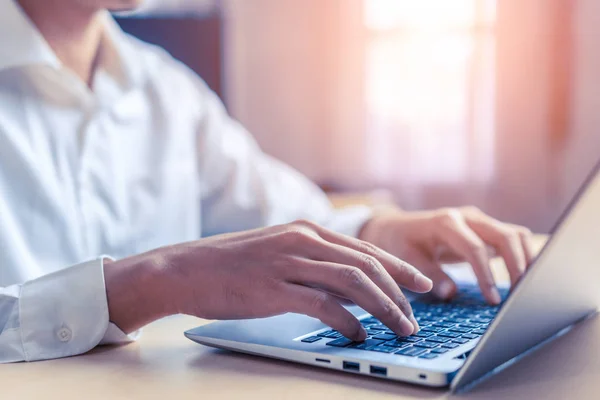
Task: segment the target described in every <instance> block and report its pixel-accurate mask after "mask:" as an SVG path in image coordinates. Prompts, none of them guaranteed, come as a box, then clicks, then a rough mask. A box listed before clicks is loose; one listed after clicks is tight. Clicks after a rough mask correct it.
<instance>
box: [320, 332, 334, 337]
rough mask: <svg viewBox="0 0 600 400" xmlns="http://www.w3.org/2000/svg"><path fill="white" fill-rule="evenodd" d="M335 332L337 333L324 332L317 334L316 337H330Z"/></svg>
mask: <svg viewBox="0 0 600 400" xmlns="http://www.w3.org/2000/svg"><path fill="white" fill-rule="evenodd" d="M336 332H337V331H325V332H321V333H317V336H320V337H327V335H331V334H332V333H336Z"/></svg>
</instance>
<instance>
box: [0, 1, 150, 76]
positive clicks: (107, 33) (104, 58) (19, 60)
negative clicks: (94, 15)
mask: <svg viewBox="0 0 600 400" xmlns="http://www.w3.org/2000/svg"><path fill="white" fill-rule="evenodd" d="M0 2H1V3H2V5H1V6H0V38H8V40H5V39H3V40H0V72H1V71H2V70H4V69H9V68H18V67H26V66H33V65H45V66H49V67H51V68H54V69H60V68H62V64H61V62H60V60H59V59H58V57H57V56H56V54H55V53H54V51H53V50H52V48H51V47H50V45H49V44H48V42H46V40H45V39H44V37H43V36H42V34H41V33H40V32H39V31H38V29H37V28H36V26H35V24H34V23H33V22H32V21H31V20H30V19H29V17H28V16H27V14H25V12H24V11H23V9H22V8H21V7H20V6H19V5H18V4H17V2H16V0H0ZM103 17H104V20H105V30H104V37H103V38H102V44H101V48H100V52H101V53H100V59H99V60H98V61H99V62H98V65H97V67H98V68H99V69H103V70H105V71H106V72H108V73H109V74H111V75H113V77H114V78H116V79H117V80H118V82H119V83H120V84H121V85H122V86H123V88H127V87H131V86H134V85H135V83H136V82H138V80H139V78H140V76H141V72H142V70H141V66H140V64H141V63H140V61H139V59H138V57H137V56H136V54H137V53H138V52H137V51H136V50H137V48H136V46H135V45H134V44H133V43H131V41H132V40H133V39H131V38H129V37H128V35H126V34H125V33H124V32H123V31H122V30H121V28H120V27H119V25H118V24H117V23H116V22H115V21H114V19H113V18H112V16H111V15H110V14H109V13H108V12H105V15H104V16H103Z"/></svg>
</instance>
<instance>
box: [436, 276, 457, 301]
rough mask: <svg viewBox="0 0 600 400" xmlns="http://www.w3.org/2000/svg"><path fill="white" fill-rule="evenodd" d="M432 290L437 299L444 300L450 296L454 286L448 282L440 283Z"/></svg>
mask: <svg viewBox="0 0 600 400" xmlns="http://www.w3.org/2000/svg"><path fill="white" fill-rule="evenodd" d="M434 290H435V293H436V294H437V296H438V297H440V298H442V299H444V300H446V299H448V298H450V296H452V291H453V290H454V285H453V284H452V282H450V281H441V282H440V283H438V284H437V285H436V286H435V288H434Z"/></svg>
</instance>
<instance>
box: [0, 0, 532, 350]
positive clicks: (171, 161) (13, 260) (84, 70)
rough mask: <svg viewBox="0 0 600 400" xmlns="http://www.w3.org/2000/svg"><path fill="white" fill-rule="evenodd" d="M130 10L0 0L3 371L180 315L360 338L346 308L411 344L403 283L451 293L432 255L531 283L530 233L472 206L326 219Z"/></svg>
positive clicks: (492, 293) (311, 190)
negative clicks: (142, 32) (310, 322)
mask: <svg viewBox="0 0 600 400" xmlns="http://www.w3.org/2000/svg"><path fill="white" fill-rule="evenodd" d="M137 3H138V0H45V1H40V0H20V1H19V2H16V0H0V4H1V6H0V104H1V105H2V106H1V107H0V189H1V191H2V196H1V197H0V245H1V252H0V286H1V287H3V288H2V289H0V362H14V361H22V360H40V359H50V358H57V357H65V356H71V355H76V354H81V353H83V352H86V351H88V350H89V349H91V348H93V347H94V346H96V345H98V344H100V343H115V342H123V341H128V340H132V339H134V337H135V334H136V331H137V330H138V329H139V328H140V327H142V326H143V325H145V324H147V323H149V322H151V321H153V320H155V319H157V318H160V317H162V316H165V315H170V314H174V313H186V314H193V315H197V316H199V317H203V318H214V319H227V318H253V317H265V316H271V315H276V314H280V313H285V312H298V313H304V314H307V315H309V316H312V317H315V318H319V319H321V320H322V321H323V322H324V323H326V324H329V325H330V326H332V327H333V328H335V329H337V330H339V331H340V332H342V333H343V334H344V335H346V336H347V337H349V338H352V339H355V340H361V339H363V338H364V337H365V331H364V329H363V328H362V327H361V325H360V324H359V322H358V321H357V320H356V319H355V318H354V317H353V316H352V315H350V314H349V313H348V312H347V311H346V310H345V309H344V308H343V307H342V306H341V303H342V302H343V301H344V300H351V301H353V302H355V303H357V304H358V305H360V306H362V307H363V308H364V309H365V310H367V311H368V312H370V313H372V314H373V315H375V316H376V317H378V318H380V319H381V320H382V321H383V322H384V323H385V324H386V325H388V326H389V327H390V328H391V329H392V330H393V331H394V332H396V333H398V334H399V335H410V334H412V333H414V332H416V331H417V330H418V329H419V327H418V324H417V322H416V321H415V318H414V317H413V315H412V311H411V308H410V304H409V303H408V302H407V300H406V298H405V297H404V295H403V293H402V291H401V289H400V288H399V286H401V287H404V288H407V289H409V290H412V291H416V292H427V291H429V290H431V289H433V291H434V293H436V294H437V295H438V296H440V297H443V298H450V297H452V295H453V293H454V291H455V289H456V288H455V286H454V283H453V282H452V281H451V279H450V278H449V277H448V276H447V275H446V274H445V273H444V272H443V271H442V269H441V267H440V263H442V262H455V261H460V260H466V261H468V262H470V263H471V265H472V266H473V269H474V271H475V273H476V276H477V279H478V282H479V285H480V287H481V290H482V291H483V293H484V295H485V297H486V299H487V300H488V301H489V302H490V303H498V302H499V301H500V298H499V295H498V292H497V290H496V288H495V284H494V281H493V277H492V275H491V273H490V270H489V254H488V250H487V247H488V246H489V247H491V248H493V249H495V252H496V253H497V254H499V255H501V256H502V257H503V258H504V260H505V261H506V264H507V266H508V270H509V272H510V276H511V280H512V282H513V283H514V282H516V281H517V280H518V279H519V277H520V276H521V275H522V274H523V272H524V270H525V268H526V266H527V265H528V263H529V261H530V260H531V258H532V252H531V244H530V233H529V232H528V231H527V230H526V229H525V228H522V227H518V226H513V225H508V224H504V223H501V222H499V221H496V220H494V219H492V218H490V217H488V216H486V215H485V214H483V213H481V212H480V211H478V210H476V209H473V208H465V209H452V210H450V209H448V210H436V211H431V212H416V213H409V212H402V211H401V210H394V211H387V212H385V213H381V212H380V213H376V212H374V211H372V210H370V209H368V208H364V207H357V208H350V209H345V210H333V209H332V207H331V206H330V204H329V202H328V201H327V198H326V197H325V196H324V194H323V193H322V192H321V191H320V190H319V189H318V188H317V187H315V186H314V185H313V184H312V183H310V182H309V181H308V180H307V179H305V178H304V177H302V176H301V175H300V174H298V173H297V172H295V171H293V170H291V169H290V168H289V167H287V166H285V165H283V164H282V163H280V162H278V161H277V160H274V159H272V158H270V157H268V156H267V155H265V154H263V153H261V151H260V149H259V148H258V147H257V145H256V144H255V142H254V141H253V140H252V138H251V136H250V135H249V134H248V133H247V132H246V131H245V130H244V129H243V127H241V126H240V125H239V124H237V123H236V122H235V121H233V120H232V119H230V118H229V116H228V115H227V114H226V112H225V110H224V108H223V106H222V104H221V102H220V101H219V99H218V98H217V97H216V96H215V95H214V94H213V93H212V92H210V90H209V89H208V88H207V87H206V85H205V84H204V83H203V82H202V81H201V80H200V79H199V78H198V77H196V76H195V75H193V74H192V73H191V72H190V71H189V70H188V69H186V68H185V67H184V66H182V65H181V64H179V63H177V62H176V61H174V60H173V59H171V58H170V57H169V56H168V55H167V54H165V53H164V52H163V51H161V50H159V49H157V48H154V47H152V46H149V45H147V44H144V43H141V42H139V41H137V40H135V39H133V38H131V37H128V36H127V35H125V34H124V33H122V32H121V31H120V30H119V29H118V27H117V26H116V24H115V23H114V22H113V21H112V20H111V19H110V17H109V15H108V14H107V12H106V9H110V10H125V9H132V8H135V7H136V6H137V5H138V4H137ZM291 221H297V222H291ZM277 224H278V225H277ZM231 232H237V233H231ZM202 237H204V238H202ZM103 254H107V255H109V256H110V257H112V258H109V257H105V256H102V255H103ZM86 260H88V261H86ZM401 260H404V261H401ZM408 262H409V263H411V264H412V265H414V266H415V267H413V266H411V265H409V264H408ZM69 265H72V266H71V267H68V266H69Z"/></svg>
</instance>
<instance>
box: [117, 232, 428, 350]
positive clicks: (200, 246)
mask: <svg viewBox="0 0 600 400" xmlns="http://www.w3.org/2000/svg"><path fill="white" fill-rule="evenodd" d="M105 281H106V286H107V295H108V304H109V314H110V319H111V321H112V322H114V323H116V324H117V325H118V326H119V327H120V328H121V329H122V330H123V331H125V332H131V331H133V330H135V329H137V328H139V327H141V326H143V325H145V324H146V323H148V322H151V321H152V320H154V319H156V318H159V317H161V316H164V315H169V314H174V313H185V314H191V315H196V316H199V317H202V318H209V319H237V318H255V317H268V316H273V315H278V314H283V313H286V312H295V313H302V314H306V315H309V316H312V317H315V318H318V319H320V320H321V321H323V322H324V323H325V324H327V325H329V326H331V327H332V328H334V329H336V330H338V331H339V332H341V333H342V334H343V335H344V336H346V337H348V338H350V339H354V340H364V339H365V338H366V332H365V330H364V328H363V327H362V326H361V324H360V323H359V321H358V320H357V319H356V318H355V317H354V316H353V315H352V314H350V313H349V312H348V311H347V310H346V309H345V308H344V307H342V305H341V303H342V302H343V301H344V299H347V300H350V301H352V302H354V303H356V304H358V305H359V306H361V307H362V308H363V309H365V310H366V311H367V312H369V313H371V314H372V315H374V316H375V317H377V318H378V319H379V320H381V321H382V322H383V323H384V324H385V325H387V326H388V327H389V328H390V329H391V330H393V331H394V332H395V333H397V334H398V335H403V336H406V335H410V334H412V333H414V332H416V331H417V330H418V329H419V327H418V324H417V322H416V320H415V318H414V316H413V314H412V309H411V307H410V304H409V302H408V301H407V299H406V298H405V297H404V295H403V294H402V291H401V290H400V288H399V286H398V285H400V286H402V287H405V288H407V289H409V290H412V291H415V292H428V291H429V290H431V288H432V281H431V280H430V279H428V278H426V277H425V276H424V275H423V274H422V273H421V272H419V271H418V270H417V269H416V268H414V267H413V266H411V265H409V264H407V263H406V262H404V261H401V260H400V259H398V258H396V257H394V256H392V255H391V254H389V253H387V252H385V251H383V250H381V249H379V248H377V247H375V246H374V245H371V244H369V243H367V242H364V241H361V240H359V239H354V238H350V237H347V236H344V235H340V234H337V233H335V232H332V231H329V230H327V229H325V228H322V227H319V226H317V225H315V224H313V223H310V222H306V221H299V222H295V223H291V224H286V225H280V226H275V227H270V228H264V229H257V230H253V231H247V232H241V233H234V234H228V235H220V236H214V237H210V238H206V239H202V240H199V241H196V242H191V243H185V244H180V245H176V246H171V247H165V248H162V249H158V250H155V251H153V252H150V253H146V254H142V255H138V256H134V257H131V258H127V259H124V260H120V261H115V262H112V263H111V262H109V263H107V264H106V265H105Z"/></svg>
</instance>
